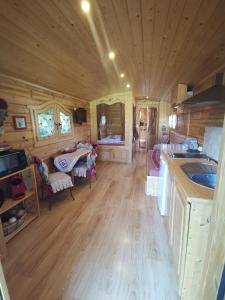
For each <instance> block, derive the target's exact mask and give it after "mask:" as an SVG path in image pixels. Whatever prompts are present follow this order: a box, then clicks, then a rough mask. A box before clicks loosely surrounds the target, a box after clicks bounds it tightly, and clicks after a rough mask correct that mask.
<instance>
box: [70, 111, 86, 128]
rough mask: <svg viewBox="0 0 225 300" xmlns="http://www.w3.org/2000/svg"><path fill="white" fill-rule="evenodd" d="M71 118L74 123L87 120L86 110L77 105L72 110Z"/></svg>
mask: <svg viewBox="0 0 225 300" xmlns="http://www.w3.org/2000/svg"><path fill="white" fill-rule="evenodd" d="M73 120H74V123H75V124H80V125H81V124H82V123H85V122H87V111H86V109H84V108H82V107H79V108H77V109H76V110H75V111H74V114H73Z"/></svg>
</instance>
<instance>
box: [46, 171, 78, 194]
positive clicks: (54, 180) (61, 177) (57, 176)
mask: <svg viewBox="0 0 225 300" xmlns="http://www.w3.org/2000/svg"><path fill="white" fill-rule="evenodd" d="M48 182H49V184H50V185H51V188H52V191H53V193H57V192H59V191H63V190H65V189H67V188H69V187H73V183H72V179H71V177H70V176H69V175H67V174H65V173H63V172H55V173H51V174H49V175H48Z"/></svg>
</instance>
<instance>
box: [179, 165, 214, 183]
mask: <svg viewBox="0 0 225 300" xmlns="http://www.w3.org/2000/svg"><path fill="white" fill-rule="evenodd" d="M181 169H182V170H183V171H184V173H185V174H186V175H187V176H188V178H189V179H190V180H192V181H193V182H195V183H197V184H200V185H202V186H205V187H208V188H211V189H215V186H216V173H217V166H216V165H214V164H209V163H200V162H196V163H195V162H194V163H186V164H183V165H181Z"/></svg>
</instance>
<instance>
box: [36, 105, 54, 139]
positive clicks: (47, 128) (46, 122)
mask: <svg viewBox="0 0 225 300" xmlns="http://www.w3.org/2000/svg"><path fill="white" fill-rule="evenodd" d="M38 130H39V135H40V137H48V136H52V135H54V134H55V121H54V114H53V109H48V110H46V111H44V112H41V113H39V114H38Z"/></svg>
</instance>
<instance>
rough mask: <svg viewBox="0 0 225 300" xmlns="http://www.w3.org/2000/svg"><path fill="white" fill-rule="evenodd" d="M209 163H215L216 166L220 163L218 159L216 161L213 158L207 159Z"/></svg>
mask: <svg viewBox="0 0 225 300" xmlns="http://www.w3.org/2000/svg"><path fill="white" fill-rule="evenodd" d="M207 161H208V162H210V161H213V162H214V163H215V164H217V165H218V161H217V160H216V159H214V158H212V157H209V156H208V157H207Z"/></svg>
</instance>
